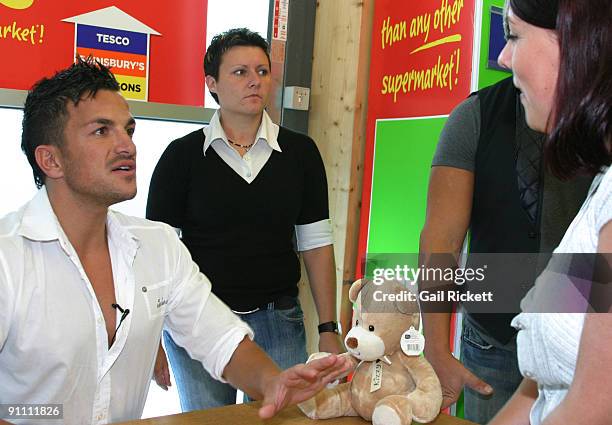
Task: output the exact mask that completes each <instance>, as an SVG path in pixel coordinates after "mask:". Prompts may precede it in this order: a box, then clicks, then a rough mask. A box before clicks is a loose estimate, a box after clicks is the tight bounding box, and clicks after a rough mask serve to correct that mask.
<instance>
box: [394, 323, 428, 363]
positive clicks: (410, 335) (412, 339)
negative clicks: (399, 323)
mask: <svg viewBox="0 0 612 425" xmlns="http://www.w3.org/2000/svg"><path fill="white" fill-rule="evenodd" d="M400 347H402V351H403V352H404V354H406V355H407V356H420V355H421V353H422V352H423V350H424V349H425V337H424V336H423V335H421V333H420V332H419V331H417V330H416V329H415V328H414V326H410V329H408V330H407V331H406V332H404V333H403V334H402V340H401V341H400Z"/></svg>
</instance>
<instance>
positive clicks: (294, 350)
mask: <svg viewBox="0 0 612 425" xmlns="http://www.w3.org/2000/svg"><path fill="white" fill-rule="evenodd" d="M240 317H241V318H242V319H243V320H244V321H245V322H246V323H248V324H249V326H251V328H253V331H254V332H255V342H256V343H257V344H258V345H259V346H260V347H261V348H262V349H263V350H264V351H265V352H266V353H268V355H269V356H270V357H272V360H274V361H275V362H276V364H277V365H278V366H279V367H280V368H281V369H287V368H289V367H291V366H293V365H296V364H298V363H304V362H305V361H306V359H307V356H306V334H305V331H304V315H303V313H302V309H301V307H300V305H299V303H298V305H296V306H295V307H293V308H291V309H288V310H274V309H273V308H269V309H267V310H258V311H256V312H254V313H248V314H242V315H240ZM164 343H165V348H166V353H167V354H168V359H169V360H170V364H171V366H172V373H173V374H174V379H175V381H176V386H177V389H178V394H179V399H180V401H181V410H182V411H183V412H189V411H192V410H200V409H209V408H211V407H219V406H225V405H228V404H234V403H235V402H236V389H235V388H233V387H232V386H231V385H229V384H224V383H222V382H219V381H217V380H215V379H213V378H212V377H211V376H210V375H209V374H208V372H206V370H204V367H203V366H202V363H200V362H199V361H196V360H193V359H192V358H191V357H190V356H189V354H187V351H185V350H184V349H183V348H182V347H179V346H178V345H176V344H175V343H174V341H173V340H172V337H171V336H170V334H169V333H168V332H167V331H164Z"/></svg>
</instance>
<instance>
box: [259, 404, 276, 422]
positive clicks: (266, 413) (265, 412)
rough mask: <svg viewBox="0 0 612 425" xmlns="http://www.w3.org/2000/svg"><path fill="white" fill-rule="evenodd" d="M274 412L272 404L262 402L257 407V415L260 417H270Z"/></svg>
mask: <svg viewBox="0 0 612 425" xmlns="http://www.w3.org/2000/svg"><path fill="white" fill-rule="evenodd" d="M275 413H276V410H275V408H274V405H273V404H264V405H263V406H261V408H260V409H259V417H260V418H261V419H270V418H271V417H272V416H274V414H275Z"/></svg>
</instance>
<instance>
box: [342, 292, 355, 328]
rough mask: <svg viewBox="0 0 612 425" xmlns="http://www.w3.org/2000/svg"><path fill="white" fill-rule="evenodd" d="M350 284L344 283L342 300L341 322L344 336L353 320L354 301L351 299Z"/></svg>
mask: <svg viewBox="0 0 612 425" xmlns="http://www.w3.org/2000/svg"><path fill="white" fill-rule="evenodd" d="M350 288H351V285H350V284H345V283H343V284H342V300H341V301H340V323H341V325H342V336H346V334H347V333H348V331H349V330H350V329H351V326H352V321H353V303H352V302H351V300H350V299H349V289H350Z"/></svg>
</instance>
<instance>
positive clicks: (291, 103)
mask: <svg viewBox="0 0 612 425" xmlns="http://www.w3.org/2000/svg"><path fill="white" fill-rule="evenodd" d="M309 104H310V89H309V88H308V87H298V86H289V87H285V95H284V97H283V107H284V108H286V109H297V110H298V111H307V110H308V106H309Z"/></svg>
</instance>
